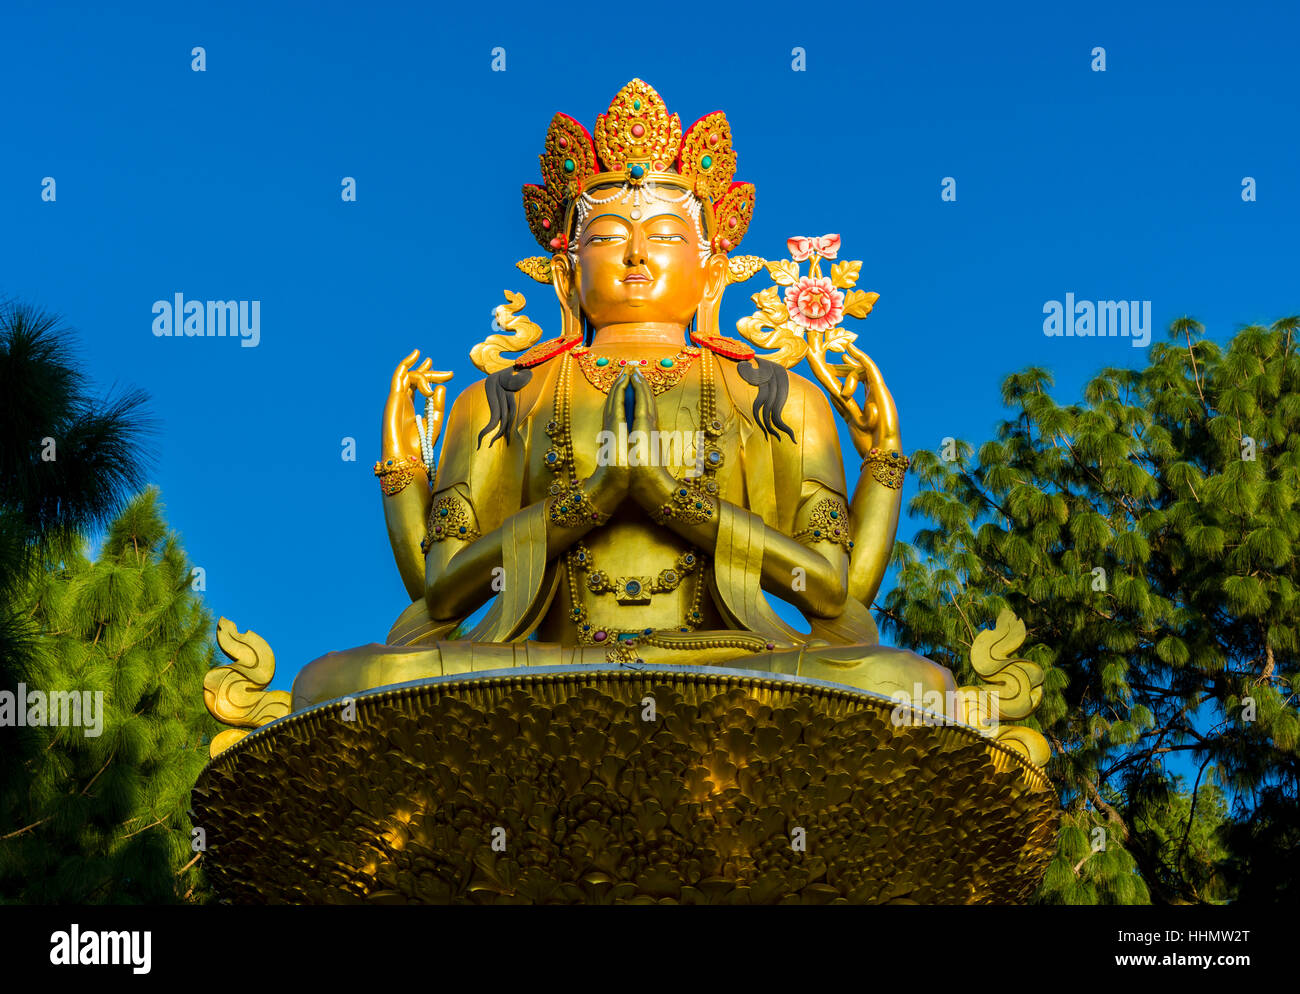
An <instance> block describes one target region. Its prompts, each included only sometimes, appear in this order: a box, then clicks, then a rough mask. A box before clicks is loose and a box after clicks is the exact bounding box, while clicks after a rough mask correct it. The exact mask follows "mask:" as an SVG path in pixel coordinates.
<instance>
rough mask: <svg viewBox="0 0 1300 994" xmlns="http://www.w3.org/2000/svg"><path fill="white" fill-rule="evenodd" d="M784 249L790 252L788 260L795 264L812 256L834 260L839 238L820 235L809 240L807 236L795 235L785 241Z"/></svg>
mask: <svg viewBox="0 0 1300 994" xmlns="http://www.w3.org/2000/svg"><path fill="white" fill-rule="evenodd" d="M785 247H786V248H787V249H789V250H790V258H791V259H793V260H794V261H795V262H803V261H804V260H805V259H807V258H809V257H811V256H812V255H813V254H816V255H819V256H821V257H822V258H823V259H834V258H835V256H836V255H837V254H838V253H839V251H840V236H839V235H822V236H821V237H820V238H809V237H808V236H807V235H795V236H794V237H793V238H787V239H786V241H785Z"/></svg>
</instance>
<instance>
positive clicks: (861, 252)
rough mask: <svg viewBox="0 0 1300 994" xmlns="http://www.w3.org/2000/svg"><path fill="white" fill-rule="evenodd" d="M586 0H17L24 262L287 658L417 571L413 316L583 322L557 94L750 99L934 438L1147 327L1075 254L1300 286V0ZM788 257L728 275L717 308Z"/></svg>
mask: <svg viewBox="0 0 1300 994" xmlns="http://www.w3.org/2000/svg"><path fill="white" fill-rule="evenodd" d="M574 10H575V12H572V13H571V12H569V11H570V8H565V7H538V6H535V5H528V6H524V5H522V4H514V3H495V4H492V5H490V6H489V5H464V6H463V7H457V8H452V9H449V8H444V7H443V6H442V5H435V4H422V5H414V4H382V3H374V4H368V5H361V4H337V3H313V4H278V5H273V6H271V5H264V4H252V3H220V4H216V3H212V4H173V3H167V4H162V3H159V4H134V5H133V4H120V5H117V4H115V5H111V6H108V7H105V6H102V5H90V4H86V5H71V4H48V3H28V2H24V0H6V3H5V6H4V10H3V13H0V92H3V94H4V97H5V99H4V103H5V125H6V126H5V128H4V134H3V137H0V144H2V145H3V154H0V231H3V237H2V238H0V295H7V296H10V297H15V298H19V299H22V300H26V301H29V302H32V303H36V304H39V305H42V306H44V307H47V308H50V309H53V310H56V311H59V312H61V313H62V314H63V315H64V316H65V318H66V319H67V321H68V323H69V324H70V325H71V326H73V327H74V328H76V329H77V330H78V332H79V334H80V344H81V351H80V354H81V355H82V357H83V358H84V360H85V362H86V363H87V365H88V367H89V368H90V370H91V372H92V374H93V376H94V379H95V381H96V382H97V383H98V384H99V385H100V386H101V387H103V388H108V387H110V386H112V385H113V384H118V385H132V386H138V387H142V388H144V389H145V390H146V391H148V393H149V394H150V395H151V397H152V403H151V409H152V411H153V413H154V415H155V416H156V417H157V418H158V419H159V420H160V421H161V431H160V433H159V435H158V436H157V439H156V444H155V454H156V461H155V463H154V466H153V470H152V474H151V477H152V479H153V481H154V482H156V483H157V484H158V485H159V486H160V487H161V489H162V493H163V499H164V501H165V504H166V509H167V516H168V519H169V522H170V524H171V525H172V526H173V527H174V528H175V529H177V530H178V531H179V532H180V534H181V536H182V538H183V541H184V544H185V547H186V549H187V551H188V553H189V555H190V557H191V559H192V560H193V561H194V562H195V563H196V564H198V565H200V566H202V567H203V568H204V569H205V570H206V573H207V592H206V598H207V602H208V604H209V605H210V606H211V608H212V610H213V612H214V613H215V614H217V615H225V616H227V617H230V618H231V619H233V620H234V621H235V622H236V624H237V625H238V626H239V627H240V628H241V629H244V628H253V629H255V630H256V631H258V632H259V633H260V634H262V635H263V636H264V637H265V638H266V639H267V640H268V641H269V642H270V644H271V645H272V647H273V648H274V649H275V650H276V654H277V658H278V660H279V667H280V672H279V674H278V676H277V680H276V683H275V686H277V687H283V688H287V687H288V686H289V684H290V682H291V681H292V678H293V676H294V674H295V673H296V672H297V670H298V669H299V668H300V667H301V666H302V665H303V664H305V663H306V662H308V661H309V660H311V659H313V658H315V657H316V656H319V655H321V654H323V653H325V652H327V651H329V650H331V649H340V648H346V647H349V646H353V645H359V644H363V643H366V642H371V641H380V640H382V639H383V637H384V635H385V633H386V632H387V630H388V627H389V625H390V623H391V622H392V620H393V619H394V618H395V617H396V616H397V614H398V613H399V612H400V611H401V610H402V608H403V607H404V606H405V603H406V598H405V595H404V591H403V588H402V585H401V582H400V580H399V578H398V575H397V572H396V569H395V568H394V566H393V565H392V561H391V557H390V554H389V551H388V545H387V540H386V536H385V530H384V523H383V517H382V513H381V509H380V502H379V495H378V487H377V484H376V482H375V480H374V478H373V476H372V475H371V466H372V465H373V462H374V460H375V459H376V458H378V454H379V422H380V415H381V413H382V410H383V405H384V400H385V396H386V393H387V384H388V379H389V376H390V374H391V372H392V368H393V366H394V365H395V364H396V363H397V362H398V361H399V360H400V359H401V358H402V357H403V356H404V355H405V354H406V353H407V352H408V351H409V350H410V349H412V348H415V347H419V348H420V349H421V350H422V351H423V352H425V353H431V354H433V355H434V356H435V361H436V362H437V363H438V365H439V366H440V367H442V368H446V369H451V370H454V371H455V373H456V377H455V379H454V380H453V381H452V384H451V385H450V389H451V391H452V392H453V394H454V393H455V392H457V391H458V390H460V389H462V388H463V387H464V386H466V385H468V384H469V383H470V382H472V381H473V380H474V379H476V378H477V371H476V370H475V369H474V368H473V366H472V365H471V364H470V362H469V359H468V354H467V353H468V350H469V348H470V347H471V346H472V345H473V344H475V343H476V342H478V341H479V340H480V339H482V338H483V337H484V336H485V335H486V334H487V333H488V332H489V330H490V329H489V327H488V322H489V320H490V310H491V308H492V307H494V306H496V304H498V303H500V302H501V300H502V299H503V298H502V296H501V291H502V289H504V288H510V289H515V290H520V291H522V292H523V293H524V294H525V295H526V296H527V297H528V299H529V307H528V309H527V312H528V313H529V315H530V316H532V317H533V318H534V319H535V320H537V321H539V322H540V323H541V324H542V325H543V327H544V328H546V329H547V330H548V331H551V330H554V329H556V328H557V327H558V318H557V316H556V310H555V307H554V304H553V303H552V301H551V298H550V296H549V290H547V289H546V288H544V287H541V286H540V285H538V284H534V283H532V282H531V281H530V280H528V279H527V278H526V277H524V276H523V275H522V274H521V273H519V272H518V271H517V270H516V269H515V268H514V265H513V264H514V262H515V260H517V259H520V258H523V257H525V256H528V255H533V254H536V253H537V246H536V244H535V243H534V242H533V241H532V239H531V237H530V235H529V233H528V230H527V227H526V225H525V224H524V221H523V213H522V210H521V208H520V204H519V186H520V184H522V183H525V182H537V181H539V177H538V170H537V155H538V153H539V151H540V150H541V144H542V139H543V135H544V133H545V129H546V125H547V123H548V121H549V119H550V117H551V115H552V114H553V113H554V112H555V111H557V110H563V111H565V112H566V113H569V114H570V115H572V116H574V117H576V118H577V119H578V120H580V121H582V122H583V123H584V124H586V125H587V126H588V128H591V127H592V126H593V124H594V121H595V118H596V115H597V114H599V113H600V112H602V111H603V110H605V108H606V107H607V106H608V103H609V100H610V98H611V97H612V96H613V95H614V93H615V92H616V91H617V89H618V88H619V87H620V86H621V85H622V84H623V83H625V82H626V81H627V80H628V79H630V78H632V77H634V76H640V77H641V78H643V79H645V80H646V81H648V82H649V83H650V84H651V85H653V86H655V87H656V88H657V89H658V90H659V91H660V93H661V94H662V95H663V96H664V98H665V100H666V101H667V103H668V105H669V108H670V109H671V110H673V111H676V112H677V113H678V114H680V116H681V117H682V119H683V122H684V123H687V124H688V123H690V122H691V121H693V120H694V119H696V118H697V117H699V116H701V115H703V114H705V113H707V112H709V111H712V110H715V109H722V110H725V111H726V112H727V115H728V118H729V119H730V121H731V124H732V129H733V134H734V136H735V142H736V147H737V149H738V152H739V170H738V173H737V178H738V179H742V180H747V181H750V182H753V183H755V184H756V186H757V188H758V197H757V212H756V216H755V220H754V223H753V225H752V226H751V228H750V230H749V234H748V236H747V237H746V239H745V242H744V245H743V249H742V251H744V252H747V253H753V254H758V255H764V256H766V257H769V258H780V257H782V256H783V255H784V244H785V239H786V238H787V237H788V236H791V235H796V234H804V235H819V234H823V233H827V232H836V233H839V234H840V235H841V236H842V238H843V249H842V253H841V255H842V257H844V258H850V259H860V260H862V261H863V270H862V278H861V283H860V286H861V287H862V288H863V289H868V290H875V291H876V292H878V293H880V295H881V297H880V301H879V303H878V304H877V305H876V310H875V313H873V314H872V315H871V316H870V317H869V318H868V319H867V320H866V321H865V322H862V323H860V324H859V325H858V327H857V330H858V331H859V332H860V338H859V344H860V345H862V347H864V348H865V349H866V351H867V352H869V353H870V354H871V355H872V357H873V358H874V359H875V360H876V362H877V363H878V364H879V365H880V366H881V368H882V370H883V371H884V374H885V377H886V379H887V381H888V383H889V385H890V387H891V389H892V391H893V393H894V396H895V399H896V400H897V403H898V406H899V409H900V412H901V417H902V425H903V431H904V444H905V446H906V448H908V449H909V450H910V449H914V448H917V447H922V446H927V447H934V446H937V445H938V444H939V443H940V440H941V439H942V438H943V437H945V436H949V435H951V436H956V437H960V438H965V439H968V440H971V441H974V442H978V441H980V440H982V439H984V438H987V437H989V435H990V434H991V433H992V431H993V428H994V425H995V424H996V422H997V421H998V420H999V418H1000V417H1001V413H1002V412H1001V408H1000V405H999V401H998V391H999V384H1000V381H1001V379H1002V377H1003V376H1004V375H1005V374H1006V373H1008V372H1010V371H1012V370H1014V369H1019V368H1021V367H1023V366H1026V365H1030V364H1035V365H1044V366H1047V367H1049V368H1050V369H1052V370H1053V372H1054V373H1055V375H1056V379H1057V386H1058V389H1057V397H1058V399H1060V400H1061V401H1063V402H1066V401H1069V400H1072V399H1074V398H1076V397H1077V396H1078V394H1079V391H1080V389H1081V386H1082V384H1083V383H1084V382H1085V381H1086V379H1087V378H1089V377H1090V376H1092V375H1093V374H1095V373H1096V372H1097V371H1098V370H1099V369H1100V368H1101V367H1103V366H1106V365H1121V364H1131V365H1137V364H1141V363H1144V361H1145V352H1144V351H1143V350H1141V349H1137V348H1134V347H1132V345H1131V344H1130V342H1129V341H1128V340H1125V339H1111V340H1102V341H1098V340H1095V339H1078V338H1073V339H1060V338H1048V337H1045V336H1044V334H1043V327H1042V326H1043V306H1044V303H1045V302H1047V301H1049V300H1054V299H1055V300H1063V299H1064V297H1065V294H1066V293H1073V294H1075V296H1076V297H1077V298H1078V299H1080V300H1100V299H1116V298H1123V299H1136V300H1149V301H1151V303H1152V312H1153V320H1154V324H1155V327H1156V335H1157V336H1158V337H1157V340H1159V336H1162V335H1163V329H1164V328H1166V327H1167V326H1168V324H1169V323H1170V321H1172V320H1173V319H1175V318H1177V317H1179V316H1181V315H1183V314H1184V313H1186V314H1190V315H1192V316H1194V317H1196V318H1198V319H1199V320H1201V321H1202V322H1204V323H1205V325H1206V326H1207V328H1208V330H1209V332H1210V334H1211V335H1213V336H1214V337H1216V338H1219V339H1223V338H1226V337H1228V336H1230V335H1231V334H1232V332H1233V331H1234V330H1235V329H1236V328H1237V327H1239V326H1240V325H1242V324H1246V323H1252V322H1264V323H1267V322H1271V321H1273V320H1275V319H1277V318H1279V317H1282V316H1285V315H1288V314H1292V313H1295V312H1296V311H1297V310H1298V309H1300V306H1298V300H1300V295H1298V294H1297V291H1298V290H1300V275H1298V274H1300V244H1298V243H1297V239H1296V237H1295V234H1296V231H1297V230H1298V229H1300V223H1298V222H1300V190H1298V186H1300V170H1298V169H1297V166H1296V162H1297V144H1298V143H1300V137H1298V136H1300V128H1297V106H1298V102H1297V99H1296V85H1295V78H1294V51H1293V48H1294V43H1295V39H1296V38H1297V36H1300V31H1298V30H1297V29H1298V28H1300V15H1297V13H1296V8H1295V7H1294V5H1281V4H1278V5H1256V4H1250V3H1236V4H1231V5H1202V4H1193V3H1188V4H1181V5H1179V6H1178V7H1177V8H1176V10H1175V9H1173V8H1168V7H1166V8H1165V9H1160V8H1158V7H1157V8H1146V7H1144V6H1143V5H1140V4H1134V3H1132V2H1128V3H1122V4H1120V3H1086V4H1081V3H1076V4H1062V5H1051V9H1048V5H1040V4H1006V5H987V4H983V5H970V6H969V7H968V8H966V9H960V8H957V7H956V6H955V5H954V6H952V7H950V6H948V5H940V4H888V5H869V6H868V5H845V7H844V9H843V11H842V12H841V11H836V10H833V9H832V8H820V7H819V8H807V7H799V6H798V5H789V4H781V5H779V6H778V5H769V4H763V3H759V4H746V5H745V6H744V8H743V12H742V9H741V8H740V7H734V8H730V7H726V6H723V5H713V6H706V7H700V8H686V7H684V8H681V9H680V11H679V12H678V13H676V14H672V15H671V16H669V15H668V14H667V13H666V12H665V11H664V10H663V9H662V8H655V7H644V8H640V7H637V6H636V5H630V6H629V5H621V6H620V5H614V6H610V5H606V6H592V5H583V6H581V7H579V8H575V9H574ZM697 11H698V13H697ZM660 25H663V26H660ZM194 46H203V47H204V48H205V49H206V59H207V67H206V71H205V72H193V71H192V70H191V50H192V48H193V47H194ZM497 46H500V47H502V48H504V49H505V51H506V71H505V72H492V71H491V60H492V49H493V48H494V47H497ZM796 46H798V47H802V48H803V49H804V50H805V52H806V66H807V68H806V71H803V72H795V71H792V68H791V62H792V49H794V48H795V47H796ZM1097 46H1101V47H1104V48H1105V51H1106V71H1105V72H1094V71H1092V69H1091V68H1090V64H1091V62H1092V61H1093V56H1092V54H1091V53H1092V50H1093V49H1094V48H1095V47H1097ZM47 176H50V177H54V179H55V181H56V184H57V185H56V191H57V199H56V200H55V201H54V202H53V203H49V202H44V201H42V198H41V184H42V180H43V178H44V177H47ZM345 176H352V177H355V178H356V181H357V192H358V199H357V202H356V203H344V202H342V200H341V199H340V196H339V193H340V182H341V180H342V178H343V177H345ZM949 176H950V177H953V178H954V179H955V180H956V193H957V199H956V201H955V202H952V203H945V202H943V201H942V200H941V198H940V192H941V181H942V179H943V178H944V177H949ZM1247 176H1250V177H1254V179H1255V181H1256V186H1257V197H1258V199H1257V201H1256V202H1254V203H1246V202H1243V200H1242V196H1241V190H1242V180H1243V177H1247ZM758 289H761V286H757V285H756V286H754V287H752V289H747V290H743V289H742V288H733V289H732V291H731V292H730V294H729V296H728V298H727V300H726V301H725V302H724V313H723V316H724V327H729V326H731V325H732V324H734V321H735V319H736V318H738V317H740V316H742V315H743V314H746V313H748V312H749V311H750V310H751V309H752V308H751V307H750V306H748V305H749V301H748V299H747V297H748V293H749V292H754V291H756V290H758ZM176 293H183V294H184V295H185V296H186V298H187V299H204V300H206V299H236V300H259V301H260V302H261V340H260V343H259V345H258V347H256V348H241V347H240V345H239V342H238V341H237V340H232V339H185V338H182V339H165V338H157V337H155V336H154V335H153V334H152V332H151V323H152V320H153V314H152V305H153V302H154V301H156V300H160V299H167V300H170V299H171V298H172V296H173V295H174V294H176ZM349 436H350V437H353V438H355V439H356V440H357V442H358V456H357V460H356V461H355V462H345V461H343V460H342V459H341V458H340V452H341V440H342V439H343V438H344V437H349ZM852 463H853V464H856V459H853V460H852ZM850 468H851V470H852V468H853V467H852V466H851V467H850ZM909 493H910V489H909ZM913 528H914V524H913V523H912V522H910V521H908V520H907V519H905V520H904V522H903V525H902V527H901V529H900V535H901V536H903V537H908V536H909V535H910V534H911V532H912V530H913Z"/></svg>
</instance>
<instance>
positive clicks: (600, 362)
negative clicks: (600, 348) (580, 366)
mask: <svg viewBox="0 0 1300 994" xmlns="http://www.w3.org/2000/svg"><path fill="white" fill-rule="evenodd" d="M596 365H597V366H608V365H609V356H601V357H600V358H599V359H597V360H596Z"/></svg>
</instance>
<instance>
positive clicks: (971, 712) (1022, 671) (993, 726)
mask: <svg viewBox="0 0 1300 994" xmlns="http://www.w3.org/2000/svg"><path fill="white" fill-rule="evenodd" d="M1024 641H1025V623H1024V622H1023V621H1021V620H1020V619H1019V618H1017V617H1016V616H1015V614H1013V613H1012V612H1011V611H1007V610H1004V611H1002V612H1001V613H1000V614H999V615H998V620H997V624H996V625H995V626H994V627H993V628H992V629H985V630H984V631H982V632H980V633H979V634H978V635H976V636H975V641H974V643H972V645H971V650H970V661H971V666H973V667H974V669H975V672H976V673H977V674H978V675H979V676H980V677H981V678H982V679H981V680H980V683H979V684H978V685H975V686H969V687H962V688H961V689H960V690H959V691H958V692H957V693H958V694H959V695H960V697H961V698H963V699H965V700H966V701H967V702H968V703H967V711H966V722H967V724H969V725H971V726H973V727H975V728H977V729H979V730H980V731H981V732H983V733H984V734H985V735H987V736H988V737H989V738H991V739H993V740H994V741H996V742H997V743H998V744H1000V745H1004V746H1006V747H1007V748H1008V749H1013V750H1015V751H1016V752H1018V753H1020V755H1022V756H1024V757H1025V758H1026V759H1028V760H1029V761H1030V762H1031V763H1033V764H1034V765H1035V766H1045V765H1046V764H1047V761H1048V760H1049V759H1050V758H1051V755H1052V752H1051V749H1050V748H1049V747H1048V745H1047V740H1046V739H1045V738H1043V736H1042V735H1040V734H1039V733H1038V732H1036V731H1034V730H1033V729H1032V728H1026V727H1024V726H1023V725H1006V724H1003V722H1004V721H1006V720H1008V719H1010V720H1012V721H1018V720H1020V719H1023V718H1028V717H1029V716H1030V715H1031V714H1033V713H1034V712H1035V711H1037V710H1038V705H1039V704H1041V703H1042V702H1043V670H1042V667H1040V666H1039V665H1038V664H1037V663H1032V662H1030V661H1029V660H1027V659H1017V658H1015V657H1014V655H1013V653H1015V651H1016V650H1017V649H1019V648H1020V646H1021V645H1022V644H1024Z"/></svg>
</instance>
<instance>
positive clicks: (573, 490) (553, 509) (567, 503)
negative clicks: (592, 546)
mask: <svg viewBox="0 0 1300 994" xmlns="http://www.w3.org/2000/svg"><path fill="white" fill-rule="evenodd" d="M547 513H548V515H549V517H550V519H551V524H553V525H558V526H559V527H561V528H583V527H586V526H587V525H603V524H604V523H605V522H606V521H608V520H609V515H608V514H606V513H605V512H604V511H602V510H601V509H600V508H598V507H597V506H596V504H595V502H594V501H593V500H592V499H591V498H590V497H588V496H587V495H586V493H584V492H583V489H582V484H580V483H575V482H569V483H567V484H565V483H562V482H560V481H559V480H557V481H555V482H554V483H552V484H551V503H550V507H549V508H548V511H547Z"/></svg>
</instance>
